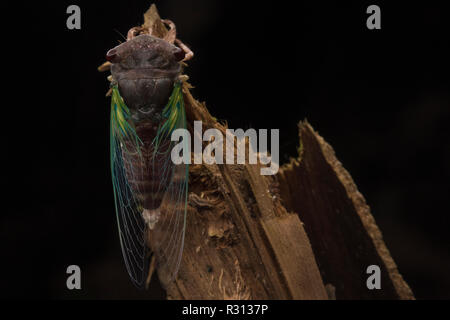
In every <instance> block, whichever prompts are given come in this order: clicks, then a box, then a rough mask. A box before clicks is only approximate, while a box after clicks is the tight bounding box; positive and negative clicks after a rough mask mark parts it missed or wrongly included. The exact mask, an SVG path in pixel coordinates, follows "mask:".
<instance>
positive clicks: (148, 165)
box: [107, 29, 192, 287]
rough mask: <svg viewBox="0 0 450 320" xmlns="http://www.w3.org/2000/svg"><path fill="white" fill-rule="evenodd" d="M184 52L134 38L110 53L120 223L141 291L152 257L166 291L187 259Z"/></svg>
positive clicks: (166, 44)
mask: <svg viewBox="0 0 450 320" xmlns="http://www.w3.org/2000/svg"><path fill="white" fill-rule="evenodd" d="M132 30H133V29H132ZM176 40H177V39H176ZM177 41H179V40H177ZM182 47H183V49H181V48H180V47H178V46H175V45H174V44H172V43H170V41H166V40H165V39H160V38H157V37H153V36H151V35H148V34H141V35H138V36H134V33H133V32H131V36H130V33H129V38H128V40H127V41H126V42H125V43H122V44H120V45H119V46H117V47H115V48H113V49H111V50H109V51H108V53H107V59H108V61H110V62H111V63H112V65H111V74H112V78H113V79H112V84H111V86H112V99H111V170H112V180H113V188H114V197H115V202H116V213H117V222H118V226H119V236H120V241H121V245H122V252H123V256H124V260H125V264H126V267H127V271H128V273H129V275H130V277H131V279H132V281H133V283H134V284H135V285H136V286H138V287H143V286H144V285H145V282H146V279H147V276H148V269H149V256H150V254H154V256H155V258H156V263H157V271H158V276H159V278H160V281H161V283H162V284H163V285H167V284H168V283H170V282H171V281H172V280H173V279H174V277H175V276H176V274H177V271H178V268H179V264H180V261H181V253H182V250H183V241H184V230H185V215H186V203H187V182H188V167H187V165H185V164H174V163H173V162H172V161H171V150H172V147H173V144H174V142H172V141H171V133H172V132H173V130H175V129H179V128H186V115H185V110H184V101H183V93H182V84H181V82H180V80H179V76H180V73H181V64H180V61H181V60H183V59H184V58H185V48H186V47H185V46H184V45H182ZM189 53H190V55H192V53H191V52H189Z"/></svg>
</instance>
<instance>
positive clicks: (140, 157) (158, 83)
mask: <svg viewBox="0 0 450 320" xmlns="http://www.w3.org/2000/svg"><path fill="white" fill-rule="evenodd" d="M180 50H181V49H180V48H178V47H176V46H174V45H172V44H170V43H169V42H167V41H165V40H163V39H159V38H156V37H153V36H150V35H140V36H137V37H135V38H133V39H132V40H129V41H127V42H125V43H122V44H121V45H119V46H117V47H115V48H113V49H111V50H109V51H108V53H107V58H108V60H109V61H110V62H112V66H111V73H112V76H113V81H115V82H117V85H118V88H119V92H120V94H121V96H122V98H123V99H124V102H125V104H126V105H127V107H128V108H129V109H130V113H131V120H130V121H132V122H133V124H134V126H135V129H136V133H137V135H138V136H139V138H140V139H141V140H142V142H143V145H142V146H141V149H140V152H141V153H140V154H138V153H135V154H126V155H123V157H124V159H126V160H127V161H124V162H125V163H124V166H125V170H126V174H127V179H128V181H129V183H130V185H131V188H132V189H133V191H134V192H135V194H138V195H139V197H141V199H139V200H140V201H141V203H142V204H143V206H144V209H148V210H153V209H157V208H159V206H160V204H161V202H162V199H163V196H164V190H162V189H160V188H159V184H160V182H161V177H162V174H163V170H170V169H171V166H173V163H172V162H171V159H170V152H167V151H168V150H167V149H168V148H169V143H168V142H166V143H163V144H162V145H161V146H160V147H159V149H158V151H159V152H158V155H157V156H156V158H155V159H152V158H151V157H153V156H154V154H153V152H154V150H153V146H152V142H153V139H154V138H155V136H156V133H157V129H158V126H159V125H160V124H161V122H162V121H164V119H163V117H162V110H163V109H164V107H165V106H166V104H167V102H168V100H169V97H170V95H171V93H172V90H173V85H174V82H175V80H176V79H177V78H178V76H179V74H180V72H181V66H180V63H179V60H180V59H181V58H182V56H181V55H180ZM130 147H131V143H130ZM161 153H162V154H161ZM127 162H128V163H127ZM169 163H170V164H169ZM167 165H170V167H167ZM163 168H164V169H163Z"/></svg>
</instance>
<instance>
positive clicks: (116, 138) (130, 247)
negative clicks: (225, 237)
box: [110, 90, 149, 288]
mask: <svg viewBox="0 0 450 320" xmlns="http://www.w3.org/2000/svg"><path fill="white" fill-rule="evenodd" d="M127 112H128V110H127V109H126V106H125V105H124V104H123V100H121V97H120V96H119V95H118V91H117V90H115V91H113V97H112V103H111V129H110V130H111V133H110V139H111V141H110V148H111V174H112V183H113V189H114V200H115V206H116V217H117V225H118V228H119V239H120V244H121V247H122V254H123V258H124V261H125V266H126V268H127V271H128V274H129V275H130V278H131V281H132V282H133V283H134V285H136V286H137V287H138V288H143V287H144V286H145V281H146V277H147V273H148V268H149V259H148V247H147V245H146V237H147V225H146V223H145V221H144V219H143V217H142V204H141V201H140V199H139V196H138V194H136V191H135V190H134V191H133V189H132V187H131V185H130V177H129V174H128V176H127V172H126V167H127V166H128V167H131V166H133V158H135V157H136V156H138V157H140V141H139V139H137V137H136V136H135V132H134V130H133V128H132V127H131V126H129V124H128V123H127V122H126V115H127ZM128 171H129V172H130V170H128ZM131 172H133V170H132V171H131ZM134 172H136V170H134Z"/></svg>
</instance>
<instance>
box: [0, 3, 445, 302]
mask: <svg viewBox="0 0 450 320" xmlns="http://www.w3.org/2000/svg"><path fill="white" fill-rule="evenodd" d="M156 3H157V5H158V8H159V12H160V15H161V16H162V17H163V18H169V19H171V20H173V21H174V22H175V23H176V25H177V29H178V36H179V38H180V39H182V40H183V41H184V42H185V43H186V44H187V45H189V46H190V47H191V48H192V50H193V51H194V52H195V57H194V59H193V60H192V61H190V62H189V67H188V68H187V70H186V73H187V74H188V75H189V76H190V79H191V80H190V82H191V83H192V84H193V85H194V86H195V87H196V88H195V89H194V90H193V94H194V96H195V97H196V98H197V99H199V100H201V101H206V103H207V106H208V108H209V110H210V112H211V113H212V114H213V115H214V116H216V117H217V118H219V119H222V120H227V121H228V124H229V127H230V128H249V127H253V128H279V129H280V134H281V137H280V145H281V154H280V156H281V159H282V160H283V161H286V160H288V158H289V157H290V156H295V155H296V147H297V143H298V139H297V126H296V124H297V122H298V121H299V120H301V119H304V118H307V119H308V120H309V122H310V123H311V124H312V126H313V127H314V128H315V129H316V130H318V131H319V133H320V134H321V135H322V136H323V137H324V138H325V139H326V140H327V141H328V142H329V143H330V144H331V145H332V146H333V147H334V149H335V151H336V154H337V157H338V158H339V159H340V160H341V161H342V163H343V165H344V166H345V167H346V169H348V170H349V172H350V173H351V175H352V176H353V178H354V180H355V182H356V184H357V185H358V187H359V189H360V191H361V192H362V194H363V195H364V196H365V197H366V199H367V202H368V203H369V205H370V206H371V209H372V213H373V215H374V217H375V219H376V221H377V223H378V225H379V227H380V229H381V230H382V232H383V235H384V239H385V241H386V244H387V246H388V248H389V249H390V251H391V254H392V256H393V258H394V260H395V261H396V263H397V265H398V267H399V269H400V272H401V273H402V275H403V276H404V278H405V280H406V281H407V282H408V283H409V284H410V286H411V288H412V290H413V292H414V293H415V295H416V297H417V298H426V299H430V298H447V299H448V298H450V294H449V290H450V274H449V270H450V254H449V252H450V236H449V226H450V223H449V213H450V210H449V209H450V205H449V204H448V196H449V192H448V191H449V190H448V179H449V175H450V148H449V143H448V137H449V135H448V133H449V130H448V121H449V120H450V117H449V115H450V93H449V88H450V83H449V82H450V81H449V73H448V58H449V56H450V55H449V53H450V52H449V51H450V50H449V36H448V31H447V30H450V29H449V28H448V27H449V19H448V14H446V11H445V10H444V8H443V6H442V5H438V4H433V3H431V2H425V1H421V2H416V3H415V4H412V3H410V2H406V1H405V2H396V4H395V5H394V4H392V3H391V4H387V3H384V2H379V1H378V2H365V1H346V2H345V3H343V2H342V1H340V2H337V1H336V2H331V1H329V2H318V1H314V2H313V1H303V2H299V3H297V4H296V6H294V2H286V3H284V2H281V1H276V2H270V3H265V2H245V5H244V4H243V2H241V1H240V2H233V1H211V0H197V1H157V2H156ZM70 4H77V5H79V6H80V7H81V17H82V18H81V19H82V21H81V23H82V28H81V30H68V29H67V28H66V19H67V17H68V15H67V14H66V8H67V6H68V5H70ZM370 4H378V5H379V6H380V7H381V13H382V29H381V30H368V29H367V28H366V19H367V17H368V15H367V14H366V8H367V6H368V5H370ZM16 5H17V6H18V8H14V9H10V10H9V11H8V12H9V13H8V14H11V15H13V16H15V17H17V18H16V23H15V24H14V25H12V26H10V28H8V29H5V33H6V34H7V38H6V40H5V41H7V42H6V43H8V44H11V45H8V46H7V49H8V50H6V51H8V52H7V53H9V54H10V55H11V56H12V57H11V58H10V59H8V60H6V61H4V62H6V63H4V65H6V66H8V65H10V66H17V65H18V66H19V67H21V68H18V69H17V71H14V72H13V75H12V76H11V78H10V79H11V80H12V81H11V82H12V83H13V87H15V88H16V89H17V88H18V89H19V92H18V93H16V92H15V91H14V93H12V91H9V90H6V91H4V92H3V97H8V96H11V95H13V97H14V98H15V105H14V108H12V107H9V108H7V111H9V113H8V116H5V117H4V118H3V122H4V123H5V126H4V128H7V133H8V134H7V135H5V137H6V141H7V145H8V147H9V149H8V151H9V153H8V155H9V156H8V157H6V158H7V160H10V161H11V162H13V164H15V165H17V168H18V169H11V170H6V171H7V172H6V173H7V177H8V180H7V187H8V188H7V189H8V191H11V192H9V193H7V199H6V203H8V204H9V205H8V206H6V208H8V210H6V212H3V213H2V215H1V227H0V228H1V242H2V246H4V247H5V248H4V249H3V250H2V258H1V261H2V272H1V278H2V280H1V284H0V288H1V294H2V296H4V297H15V298H16V297H27V298H105V299H108V298H164V293H163V291H162V290H161V289H160V288H159V287H158V285H157V283H156V281H155V282H153V285H152V288H151V290H150V291H149V292H141V291H138V290H137V289H135V288H134V287H133V286H132V284H131V282H130V281H129V280H128V275H127V273H126V270H125V267H124V264H123V262H122V257H121V251H120V244H119V240H118V233H117V227H116V225H115V223H116V222H115V215H114V204H113V194H112V186H111V182H110V172H109V170H110V169H109V136H108V135H109V99H108V98H105V97H104V94H105V93H106V91H107V89H108V82H107V81H106V78H105V77H106V75H105V74H101V73H98V72H97V70H96V68H97V66H98V65H99V64H101V63H102V62H103V61H104V56H105V53H106V51H107V50H108V49H110V48H112V47H114V46H115V45H117V44H118V40H123V39H122V36H120V34H119V33H122V34H124V35H126V32H127V31H128V29H129V28H130V27H132V26H135V25H139V24H141V23H142V14H143V12H145V10H146V9H147V8H148V6H149V5H150V2H148V1H133V2H131V1H123V2H117V3H112V2H110V1H95V2H94V1H90V2H87V1H74V2H72V1H71V2H68V1H60V2H58V3H57V2H48V3H39V4H36V3H35V4H34V5H28V4H23V5H22V4H16ZM5 14H6V13H5ZM14 70H16V69H14ZM17 102H19V103H17ZM9 106H11V105H9ZM10 124H12V125H11V126H7V125H10ZM18 137H19V139H18V140H19V141H18V142H17V143H16V139H14V138H18ZM18 154H20V156H17V157H14V156H15V155H18ZM22 154H24V155H23V156H22ZM16 158H17V159H16ZM187 232H189V230H188V231H187ZM71 264H76V265H79V266H80V267H81V270H82V288H83V289H82V290H81V291H76V292H75V291H69V290H67V289H66V286H65V281H66V276H67V275H66V273H65V271H66V268H67V266H68V265H71Z"/></svg>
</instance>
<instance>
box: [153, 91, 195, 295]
mask: <svg viewBox="0 0 450 320" xmlns="http://www.w3.org/2000/svg"><path fill="white" fill-rule="evenodd" d="M163 116H164V117H165V119H166V120H165V122H164V123H163V124H162V125H161V126H160V128H159V129H158V133H157V136H156V138H155V140H154V143H153V145H154V156H153V157H152V159H153V161H152V163H151V167H152V168H153V170H157V169H156V167H157V166H160V167H161V166H162V169H161V168H160V169H159V170H160V172H162V173H163V174H162V175H161V178H160V179H159V183H158V184H157V185H155V188H156V189H157V190H155V193H156V192H160V191H161V190H163V192H164V198H163V200H162V203H161V206H160V216H159V219H158V221H157V223H156V224H155V226H154V228H153V229H152V230H150V232H149V236H150V244H151V248H152V250H153V252H154V254H155V255H156V261H157V271H158V277H159V280H160V282H161V283H162V285H163V286H165V287H166V286H167V285H168V284H169V283H170V282H172V281H173V280H174V278H175V277H176V275H177V272H178V269H179V266H180V262H181V255H182V252H183V245H184V232H185V226H186V209H187V207H186V206H187V192H188V171H189V167H188V165H187V164H174V163H173V161H172V160H171V158H170V153H171V151H172V148H173V147H174V145H175V144H176V143H183V144H185V148H184V150H188V149H187V145H186V144H187V139H184V138H183V140H182V141H181V142H172V141H171V133H172V132H173V130H175V129H180V128H183V129H185V128H186V116H185V110H184V101H183V94H182V90H181V83H176V84H175V86H174V90H173V93H172V95H171V97H170V100H169V103H168V104H167V106H166V108H165V109H164V111H163ZM160 157H163V158H165V159H166V161H162V162H161V161H159V160H158V159H159V158H160Z"/></svg>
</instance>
